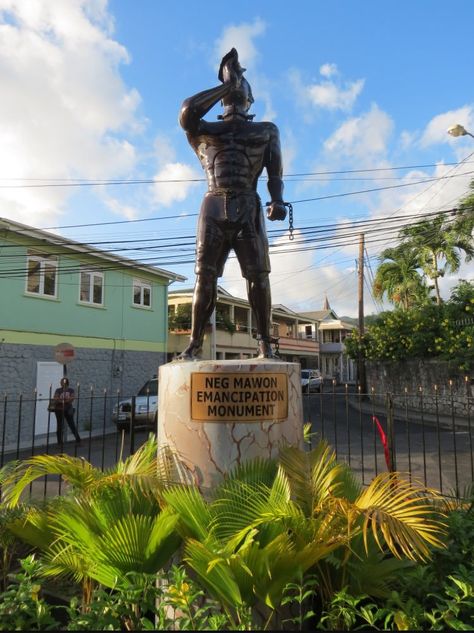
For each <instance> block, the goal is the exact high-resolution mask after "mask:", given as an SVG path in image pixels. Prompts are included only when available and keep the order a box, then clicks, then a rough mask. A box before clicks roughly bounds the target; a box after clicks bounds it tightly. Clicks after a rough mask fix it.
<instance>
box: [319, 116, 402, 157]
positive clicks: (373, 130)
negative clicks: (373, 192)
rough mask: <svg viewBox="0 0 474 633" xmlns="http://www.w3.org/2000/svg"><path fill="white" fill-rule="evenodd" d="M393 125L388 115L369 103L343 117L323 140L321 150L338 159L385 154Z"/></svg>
mask: <svg viewBox="0 0 474 633" xmlns="http://www.w3.org/2000/svg"><path fill="white" fill-rule="evenodd" d="M393 127H394V125H393V121H392V119H391V117H390V116H389V115H388V114H387V113H386V112H384V111H383V110H380V108H379V107H378V106H377V105H376V104H373V105H372V107H371V109H370V110H369V111H368V112H367V113H365V114H363V115H361V116H359V117H353V118H351V119H347V120H346V121H345V122H344V123H343V124H342V125H341V126H340V127H339V128H338V129H337V130H336V131H335V132H334V133H333V134H332V135H331V136H330V137H329V138H328V139H327V140H326V141H325V143H324V151H325V152H326V153H328V154H334V155H335V156H337V157H338V158H339V159H340V158H341V157H346V158H352V159H355V158H357V159H358V160H360V161H362V162H363V163H367V161H369V162H370V161H373V160H374V158H375V157H379V158H380V157H381V156H383V155H385V154H386V152H387V143H388V141H389V139H390V136H391V134H392V132H393ZM372 166H373V165H372Z"/></svg>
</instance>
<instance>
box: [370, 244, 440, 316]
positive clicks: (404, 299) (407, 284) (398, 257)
mask: <svg viewBox="0 0 474 633" xmlns="http://www.w3.org/2000/svg"><path fill="white" fill-rule="evenodd" d="M379 260H380V262H381V263H380V266H379V267H378V268H377V272H376V273H375V279H374V283H373V292H374V296H375V298H377V299H382V298H383V296H384V295H386V296H387V299H388V300H389V301H390V303H392V304H393V305H396V306H400V307H402V308H403V309H404V310H408V309H409V308H410V307H413V306H414V305H417V304H420V303H422V302H424V301H426V300H427V299H428V298H429V292H430V290H429V288H428V287H427V286H426V284H425V282H424V280H423V277H422V275H421V274H420V271H419V269H420V258H419V253H418V250H417V249H416V248H413V247H412V246H410V245H407V244H399V245H398V246H395V247H393V248H386V249H385V250H384V251H382V253H381V254H380V257H379Z"/></svg>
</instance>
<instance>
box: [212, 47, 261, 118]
mask: <svg viewBox="0 0 474 633" xmlns="http://www.w3.org/2000/svg"><path fill="white" fill-rule="evenodd" d="M245 70H246V69H245V68H242V66H241V65H240V63H239V56H238V53H237V51H236V50H235V48H233V49H232V50H230V51H229V52H228V53H227V55H224V57H223V58H222V61H221V64H220V67H219V75H218V77H219V79H220V80H221V81H222V82H226V81H236V80H237V81H236V83H237V85H236V87H235V88H234V89H233V90H232V91H231V92H230V93H229V94H228V95H226V96H225V97H224V99H222V105H223V106H224V114H223V116H222V117H221V118H226V117H227V116H231V115H234V114H237V115H239V114H240V115H241V116H244V117H245V118H251V117H249V116H247V112H248V110H249V109H250V106H251V105H252V103H253V102H254V98H253V95H252V88H251V87H250V84H249V82H248V81H247V80H246V79H245V77H244V76H243V74H244V72H245Z"/></svg>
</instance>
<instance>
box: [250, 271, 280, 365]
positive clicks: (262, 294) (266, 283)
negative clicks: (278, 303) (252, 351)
mask: <svg viewBox="0 0 474 633" xmlns="http://www.w3.org/2000/svg"><path fill="white" fill-rule="evenodd" d="M247 293H248V298H249V303H250V306H251V308H252V311H253V314H254V317H255V322H256V323H255V325H256V328H257V339H258V348H259V352H258V358H274V354H273V350H272V346H271V336H270V325H271V316H272V297H271V292H270V280H269V277H268V273H266V272H261V273H253V274H251V275H249V276H248V277H247Z"/></svg>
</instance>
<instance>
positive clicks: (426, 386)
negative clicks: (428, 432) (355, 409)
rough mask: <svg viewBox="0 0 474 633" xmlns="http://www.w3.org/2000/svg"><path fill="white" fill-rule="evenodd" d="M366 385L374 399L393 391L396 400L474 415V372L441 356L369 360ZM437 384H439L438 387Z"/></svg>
mask: <svg viewBox="0 0 474 633" xmlns="http://www.w3.org/2000/svg"><path fill="white" fill-rule="evenodd" d="M366 373H367V388H368V391H369V393H372V391H373V392H374V400H376V401H383V400H384V397H385V394H387V393H391V394H393V395H394V396H395V398H396V404H397V405H398V406H403V405H404V404H405V402H406V403H407V405H408V406H409V407H410V408H418V407H420V404H422V406H423V409H424V410H426V411H428V412H430V413H436V405H438V412H439V413H442V414H444V415H449V414H451V411H452V409H454V411H455V413H456V414H457V415H463V416H467V415H471V416H473V417H474V401H473V398H474V374H472V373H471V375H466V374H465V373H463V372H461V371H460V370H458V369H456V368H455V367H453V366H452V365H451V364H450V363H448V362H445V361H439V360H436V361H435V360H410V361H405V362H388V361H387V362H376V361H368V362H367V363H366ZM435 385H436V388H435Z"/></svg>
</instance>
